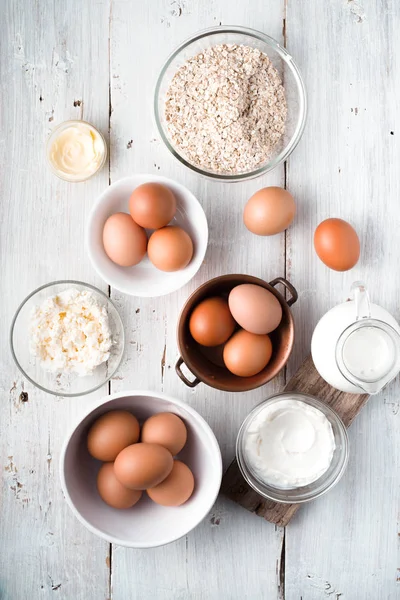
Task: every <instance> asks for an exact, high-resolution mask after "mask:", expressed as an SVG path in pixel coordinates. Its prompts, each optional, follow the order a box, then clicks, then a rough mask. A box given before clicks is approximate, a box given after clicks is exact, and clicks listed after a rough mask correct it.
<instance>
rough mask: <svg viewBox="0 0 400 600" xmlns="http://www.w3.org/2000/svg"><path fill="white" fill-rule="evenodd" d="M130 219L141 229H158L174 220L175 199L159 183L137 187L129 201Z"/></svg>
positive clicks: (167, 189) (169, 191)
mask: <svg viewBox="0 0 400 600" xmlns="http://www.w3.org/2000/svg"><path fill="white" fill-rule="evenodd" d="M129 212H130V213H131V217H132V219H134V221H136V223H137V224H138V225H140V226H141V227H145V228H147V229H159V228H160V227H165V225H168V223H169V222H170V221H171V219H173V218H174V216H175V212H176V199H175V196H174V194H173V193H172V192H171V190H170V189H169V188H167V187H166V186H165V185H161V183H144V184H143V185H139V187H137V188H136V189H135V190H134V192H133V193H132V195H131V197H130V199H129Z"/></svg>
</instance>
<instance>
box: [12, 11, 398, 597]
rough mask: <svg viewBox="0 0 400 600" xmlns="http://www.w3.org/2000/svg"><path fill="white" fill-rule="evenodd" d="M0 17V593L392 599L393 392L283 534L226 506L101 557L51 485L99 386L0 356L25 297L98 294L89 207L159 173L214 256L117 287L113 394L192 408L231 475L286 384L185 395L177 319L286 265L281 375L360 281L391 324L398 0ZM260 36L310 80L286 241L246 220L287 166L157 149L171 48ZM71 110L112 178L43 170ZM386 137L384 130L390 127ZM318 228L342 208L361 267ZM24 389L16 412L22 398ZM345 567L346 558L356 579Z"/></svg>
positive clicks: (291, 172) (355, 431) (98, 544)
mask: <svg viewBox="0 0 400 600" xmlns="http://www.w3.org/2000/svg"><path fill="white" fill-rule="evenodd" d="M1 7H2V18H1V21H0V29H1V31H0V45H1V53H0V66H1V71H0V75H1V83H2V87H1V103H0V111H1V112H0V117H1V118H0V158H1V165H2V166H1V169H0V191H1V208H0V211H1V217H0V228H1V234H0V272H1V281H0V286H1V288H0V291H1V298H2V311H1V315H0V319H1V338H0V360H1V370H0V389H1V393H2V404H1V406H2V408H1V417H0V458H1V465H2V469H3V478H2V491H1V508H0V510H1V514H0V597H1V598H2V599H5V600H24V599H25V598H33V599H36V598H54V597H58V598H63V599H68V600H70V599H71V600H78V599H79V600H80V599H82V600H99V599H101V598H104V599H107V598H113V599H114V600H116V599H118V600H130V599H140V600H153V599H154V600H164V599H167V600H169V599H171V600H177V599H190V600H192V599H197V598H198V599H200V598H207V599H210V600H214V599H215V600H217V599H218V600H231V599H232V600H236V599H240V600H242V599H245V598H248V599H249V600H258V599H264V598H267V599H268V600H273V599H278V598H280V599H282V598H284V597H285V598H286V599H287V600H299V599H300V598H302V599H303V600H321V598H325V597H326V598H328V597H329V598H332V599H337V598H339V597H341V598H342V597H343V598H346V599H348V600H364V599H365V600H366V599H368V600H369V599H374V600H375V599H380V598H382V600H388V599H389V600H394V599H395V598H397V597H398V595H399V586H400V583H399V582H398V581H396V578H398V577H399V575H398V572H397V569H398V568H399V567H400V557H399V545H398V540H399V537H398V533H399V525H398V518H399V517H398V507H399V504H400V502H399V479H398V473H399V465H400V459H399V456H400V446H399V444H400V435H399V434H400V429H399V428H400V422H399V418H398V413H399V401H398V397H399V384H398V383H396V384H393V385H392V386H391V387H390V388H389V389H388V390H387V391H386V392H385V393H384V394H382V395H381V396H379V397H377V398H374V399H373V400H371V401H370V402H369V403H368V405H367V407H366V408H365V409H364V410H363V411H362V413H361V414H360V416H359V418H358V419H357V420H356V421H355V423H354V424H353V425H352V427H351V429H350V438H351V439H350V442H351V450H352V457H351V460H350V465H349V469H348V471H347V473H346V474H345V476H344V478H343V479H342V481H341V483H340V484H339V485H338V486H337V487H336V488H335V489H334V490H333V491H332V492H331V493H330V494H328V495H327V496H326V497H324V498H321V499H320V500H318V501H316V502H313V503H311V504H310V505H309V506H307V507H304V508H303V509H302V510H301V511H300V512H299V514H298V515H297V517H296V519H294V520H293V522H292V523H291V524H290V525H289V526H288V527H287V529H286V534H285V532H284V529H283V528H280V527H274V526H272V525H269V524H268V523H265V522H264V521H263V520H262V519H255V518H254V516H253V515H251V514H250V513H248V512H246V511H243V510H242V509H241V508H240V507H237V506H235V505H233V504H232V503H230V502H228V501H226V500H224V498H223V497H221V498H220V499H219V500H218V502H217V504H216V505H215V507H214V508H213V510H212V512H211V513H210V515H208V517H207V518H206V519H205V521H204V522H203V523H202V524H201V525H200V526H199V527H198V528H197V529H196V530H195V531H193V532H192V533H190V534H189V535H188V536H187V537H186V539H183V540H180V541H178V542H177V543H176V544H173V545H171V546H169V547H166V548H158V549H157V550H150V551H145V552H142V551H130V550H126V549H123V548H119V547H118V548H116V547H113V548H111V547H109V545H108V544H106V543H105V542H103V541H102V540H100V539H98V538H96V537H94V536H93V535H91V534H90V533H88V532H87V531H86V530H85V529H84V528H83V527H82V526H81V525H80V524H79V523H78V522H77V521H76V519H75V518H74V517H73V515H72V514H71V512H70V511H69V509H68V507H67V506H66V504H65V502H64V500H63V498H62V494H61V491H60V486H59V480H58V455H59V450H60V448H61V444H62V441H63V438H64V436H65V434H66V432H67V430H68V429H69V427H70V426H71V425H72V423H73V422H74V421H75V419H76V418H77V417H78V415H79V414H80V413H81V412H82V411H83V410H84V409H86V407H87V406H88V405H90V403H94V402H96V401H97V400H98V399H99V398H100V397H101V396H102V395H106V394H107V393H108V389H107V386H105V389H104V390H102V391H99V392H97V393H96V394H93V395H92V396H91V397H84V398H81V399H60V400H57V399H55V398H53V397H50V396H46V394H43V393H41V392H38V391H37V390H35V389H34V388H32V387H31V386H30V385H28V384H27V383H26V382H25V381H23V379H22V378H21V376H20V374H19V372H18V371H17V369H16V367H15V366H14V364H13V363H12V360H11V356H10V353H9V348H8V329H9V325H10V321H11V318H12V315H13V313H14V311H15V308H16V307H17V305H18V303H19V302H20V301H21V300H22V299H23V298H24V297H25V296H26V295H27V294H28V293H29V292H30V291H31V290H32V289H34V288H35V287H36V286H38V285H40V284H43V283H46V282H49V281H51V280H54V279H57V278H64V277H65V278H76V279H82V280H84V281H88V282H89V283H93V284H95V285H97V286H99V287H101V288H102V289H105V290H106V289H107V286H106V285H104V283H103V282H102V281H100V280H99V278H98V277H97V276H96V274H95V272H94V271H93V269H92V268H91V267H90V264H89V261H88V259H87V257H86V255H85V251H84V244H83V232H84V225H85V219H86V216H87V214H88V211H89V210H90V208H91V206H92V201H93V199H94V198H95V197H96V196H97V195H98V194H99V193H100V192H101V191H102V190H103V189H104V188H105V187H106V186H107V185H108V182H109V180H111V181H116V180H117V179H119V178H120V177H122V176H125V175H129V174H131V173H132V172H154V173H163V174H165V175H167V176H170V177H174V178H176V179H178V180H179V181H181V182H182V183H183V184H185V185H187V186H188V187H189V188H190V189H192V190H193V192H194V193H195V194H196V195H197V196H198V198H199V199H200V201H201V202H202V204H203V206H204V208H205V211H206V214H207V218H208V220H209V224H210V247H209V250H208V252H207V255H206V259H205V263H204V265H203V267H202V268H201V269H200V271H199V273H198V274H197V276H196V277H195V279H194V280H193V281H192V282H191V283H190V284H189V285H188V286H186V287H185V288H184V289H183V290H181V291H179V292H176V293H175V294H172V295H171V296H169V297H167V298H159V299H156V300H137V299H134V298H129V297H127V296H123V295H121V294H118V293H117V292H115V291H114V290H111V295H112V297H113V299H114V300H115V301H116V303H117V304H118V306H119V309H120V312H121V315H122V318H123V321H124V325H125V328H126V332H127V342H128V343H127V348H128V351H127V353H126V356H125V360H124V363H123V365H122V367H121V369H120V372H119V373H118V374H117V376H116V377H115V378H114V380H113V381H112V384H111V389H112V391H117V390H122V389H129V388H130V387H143V388H152V389H155V390H164V391H165V392H167V393H171V394H174V395H176V396H178V397H180V398H182V399H184V400H186V401H188V402H189V403H190V404H191V405H193V406H194V407H195V408H196V409H197V410H199V412H200V413H201V414H202V415H203V416H204V417H205V418H206V419H207V420H208V422H209V423H210V424H211V426H212V427H213V429H214V431H215V433H216V435H217V437H218V440H219V442H220V445H221V449H222V453H223V458H224V464H225V465H228V464H229V463H230V461H231V460H232V458H233V456H234V441H235V437H236V433H237V430H238V427H239V425H240V423H241V421H242V420H243V418H244V417H245V416H246V414H247V413H248V412H249V410H250V409H251V408H252V407H253V406H254V405H255V404H257V403H258V402H259V401H260V400H262V399H263V398H264V397H265V396H267V395H269V394H271V393H273V392H276V391H278V390H281V389H282V388H283V386H284V383H285V381H284V377H283V376H280V377H279V378H278V379H277V380H276V381H274V382H273V383H271V384H270V385H268V386H265V387H264V388H262V389H260V390H257V391H255V392H248V393H245V394H238V395H234V394H224V393H221V392H217V391H214V390H211V389H210V388H206V387H205V386H199V387H198V388H197V389H196V390H195V391H190V390H188V389H187V388H185V387H184V385H183V384H182V383H181V382H180V381H179V380H178V379H177V377H176V375H175V373H174V372H173V365H174V363H175V359H176V354H177V347H176V337H175V326H176V320H177V315H178V313H179V310H180V308H181V306H182V304H183V303H184V301H185V299H186V298H187V296H188V295H189V293H190V292H191V291H193V290H194V289H195V288H196V287H197V286H198V285H199V284H201V283H202V282H204V281H206V280H207V279H209V278H210V277H213V276H215V275H219V274H222V273H226V272H233V271H235V272H239V271H242V272H247V273H250V274H252V275H257V276H261V277H264V278H265V279H267V280H268V279H273V278H274V277H276V276H279V275H285V274H286V276H287V277H288V279H289V280H291V281H292V282H293V283H294V285H295V286H296V287H297V289H298V290H299V293H300V299H299V302H298V303H297V304H296V305H295V306H294V307H293V313H294V317H295V320H296V326H297V341H296V346H295V351H294V354H293V358H292V360H291V362H290V364H289V367H288V372H289V375H290V374H291V373H294V372H295V371H296V369H297V367H298V366H299V365H300V364H301V362H302V361H303V359H304V357H305V356H306V355H307V354H308V353H309V344H310V337H311V332H312V329H313V327H314V325H315V323H316V322H317V320H318V318H319V317H320V316H321V315H322V314H323V313H324V312H325V311H326V310H327V309H328V308H330V307H331V306H332V305H334V304H336V303H337V302H339V301H342V300H343V299H344V298H345V297H346V295H347V290H348V288H349V286H350V284H351V282H352V281H353V279H358V278H363V279H364V280H366V282H367V284H369V286H370V287H371V288H372V296H373V299H374V300H377V301H380V302H381V303H382V304H383V305H384V306H386V307H387V308H388V309H389V310H391V312H393V314H394V315H396V316H397V317H399V304H398V293H397V287H396V277H395V276H394V274H395V273H397V270H398V264H397V262H398V258H397V255H398V252H397V248H396V243H395V242H394V240H396V239H397V237H398V229H399V225H400V209H399V206H398V197H399V183H398V178H397V176H396V173H397V167H398V164H399V162H400V150H399V142H398V135H397V134H398V132H397V125H398V119H399V117H398V107H397V104H398V100H397V99H398V97H399V91H400V90H399V85H400V84H399V81H400V78H399V63H398V56H399V44H400V41H399V37H398V35H397V31H398V24H399V16H400V6H399V5H398V3H397V2H396V1H395V0H387V1H386V2H385V3H381V2H378V1H377V0H365V1H364V2H363V1H362V0H360V1H359V2H356V1H355V0H330V1H329V2H318V1H317V0H310V1H309V2H290V0H289V2H286V1H285V0H278V1H273V0H248V1H247V2H242V1H241V0H230V1H228V0H205V1H204V2H198V1H195V0H185V1H184V0H152V1H151V2H143V1H141V2H140V1H139V0H131V1H122V0H98V1H97V2H81V1H78V0H68V2H61V0H56V1H55V2H50V0H43V1H42V2H27V1H23V0H16V1H13V0H3V2H2V3H1ZM219 23H222V24H239V25H245V26H249V27H254V28H256V29H260V30H262V31H265V32H266V33H268V34H270V35H271V36H273V37H275V38H276V39H277V40H279V41H280V42H281V43H284V42H285V41H286V42H287V47H288V50H289V51H290V52H291V53H292V54H293V56H294V57H295V58H296V60H297V62H298V64H299V67H300V68H301V70H302V72H303V74H304V76H305V80H306V85H307V89H308V98H309V105H310V113H309V121H308V126H307V128H306V131H305V134H304V139H303V141H302V142H301V143H300V145H299V147H298V148H297V149H296V151H295V153H294V154H293V156H292V157H291V158H290V161H289V162H288V164H287V168H286V180H287V184H288V187H289V189H290V190H291V191H292V192H293V194H294V196H295V197H296V199H297V203H298V209H299V210H298V216H297V219H296V222H295V224H294V226H293V227H292V228H291V229H290V231H289V232H288V233H287V235H286V236H285V235H281V236H275V237H274V238H271V239H262V238H257V237H256V236H252V235H251V234H250V233H249V232H247V230H245V228H244V227H243V225H242V222H241V215H242V209H243V206H244V204H245V202H246V200H247V198H248V197H249V196H250V195H251V194H252V193H253V192H254V191H256V190H257V189H259V188H260V187H262V186H264V185H284V184H285V181H286V180H285V171H284V169H283V168H281V169H278V170H276V171H274V172H273V173H271V174H269V175H267V176H265V177H263V178H260V179H258V180H254V181H251V182H249V183H243V184H235V185H223V184H218V183H214V182H209V181H206V180H203V179H201V178H198V177H196V176H194V175H192V174H191V173H189V172H188V171H187V170H186V169H184V168H183V167H182V166H181V165H179V164H177V163H176V162H175V161H174V160H173V159H172V158H171V157H170V156H169V154H168V153H167V151H166V150H165V148H164V147H163V146H162V145H161V143H160V142H159V141H157V134H156V131H155V127H154V124H153V120H152V115H151V111H152V93H153V87H154V83H155V79H156V76H157V73H158V71H159V68H160V66H161V65H162V63H163V61H164V59H165V57H166V56H167V54H168V53H169V52H170V51H171V50H173V48H174V47H175V46H176V45H177V44H178V43H179V42H180V41H182V40H183V39H185V38H186V37H187V36H188V35H190V34H192V33H194V32H195V31H197V30H199V29H202V28H204V27H208V26H212V25H218V24H219ZM79 117H83V118H85V119H87V120H89V121H92V122H93V123H94V124H95V125H97V126H98V127H99V128H100V129H101V130H102V131H103V133H104V134H105V135H106V136H108V133H109V139H110V142H111V152H110V161H109V168H108V169H107V168H106V169H104V170H103V171H102V173H101V174H100V175H98V176H97V177H95V178H94V179H92V180H90V181H89V182H87V183H84V184H67V183H65V182H62V181H59V180H58V179H56V178H55V177H54V176H53V175H52V174H51V173H50V172H49V171H48V169H47V167H46V164H45V156H44V144H45V141H46V139H47V136H48V133H49V131H50V129H51V127H52V126H53V125H55V124H57V123H59V122H61V121H63V120H65V119H67V118H79ZM391 132H393V134H391ZM328 216H341V217H343V218H348V219H350V220H351V221H352V222H354V224H355V225H356V227H357V229H358V231H359V232H360V235H361V238H362V244H363V248H362V252H363V258H362V262H361V263H360V265H359V267H357V269H355V270H354V272H351V273H349V274H345V275H342V274H336V273H332V272H329V271H328V270H327V269H326V268H325V267H324V266H323V265H322V264H320V263H319V262H318V261H317V259H316V257H315V256H314V255H313V251H312V241H311V240H312V232H313V229H314V227H315V226H316V225H317V223H318V222H319V221H320V220H322V219H323V218H325V217H328ZM23 390H24V391H27V392H28V397H29V399H28V402H22V401H21V400H20V393H21V391H23ZM349 565H351V568H350V567H349Z"/></svg>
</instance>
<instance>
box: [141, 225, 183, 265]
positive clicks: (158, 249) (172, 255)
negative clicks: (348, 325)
mask: <svg viewBox="0 0 400 600" xmlns="http://www.w3.org/2000/svg"><path fill="white" fill-rule="evenodd" d="M147 252H148V255H149V259H150V260H151V262H152V263H153V265H154V266H155V267H157V269H160V271H167V272H171V271H180V270H181V269H184V268H185V267H186V266H187V265H188V264H189V263H190V261H191V260H192V256H193V242H192V240H191V239H190V236H189V235H188V234H187V233H186V231H184V230H183V229H181V227H177V226H176V225H171V226H169V227H163V228H162V229H158V230H157V231H155V232H154V233H153V234H152V235H151V236H150V239H149V244H148V248H147Z"/></svg>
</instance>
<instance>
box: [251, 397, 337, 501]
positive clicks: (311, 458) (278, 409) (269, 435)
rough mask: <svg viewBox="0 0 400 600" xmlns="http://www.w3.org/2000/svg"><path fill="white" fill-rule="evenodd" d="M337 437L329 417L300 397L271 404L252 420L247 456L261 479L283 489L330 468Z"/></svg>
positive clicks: (314, 478)
mask: <svg viewBox="0 0 400 600" xmlns="http://www.w3.org/2000/svg"><path fill="white" fill-rule="evenodd" d="M334 451H335V438H334V435H333V431H332V426H331V424H330V422H329V420H328V419H327V417H326V416H325V415H324V414H323V412H322V411H320V410H319V409H317V408H314V407H313V406H310V405H308V404H306V403H305V402H302V401H300V400H295V399H290V398H288V399H282V400H279V401H277V402H273V403H271V404H267V405H266V406H265V407H264V408H263V409H262V410H261V411H260V412H259V413H258V414H256V415H255V416H254V418H253V420H252V421H251V422H250V423H249V426H248V429H247V432H246V436H245V439H244V447H243V452H244V458H245V461H246V463H247V465H248V467H249V469H250V470H251V471H252V472H253V474H254V476H255V477H256V478H257V479H258V480H259V481H261V482H263V483H265V484H267V485H272V486H275V487H277V488H281V489H289V488H298V487H302V486H305V485H308V484H310V483H312V482H314V481H316V480H317V479H319V477H321V476H322V475H323V474H324V473H325V472H326V471H327V470H328V468H329V466H330V464H331V461H332V457H333V454H334Z"/></svg>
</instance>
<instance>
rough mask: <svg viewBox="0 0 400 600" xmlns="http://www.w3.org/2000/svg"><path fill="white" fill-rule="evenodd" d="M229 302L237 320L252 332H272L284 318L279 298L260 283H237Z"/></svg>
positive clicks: (260, 333)
mask: <svg viewBox="0 0 400 600" xmlns="http://www.w3.org/2000/svg"><path fill="white" fill-rule="evenodd" d="M228 303H229V308H230V311H231V313H232V316H233V318H234V319H235V321H237V322H238V323H239V325H240V326H241V327H243V329H246V331H250V333H257V334H259V335H262V334H265V333H270V332H271V331H274V329H276V328H277V327H278V325H279V323H280V322H281V320H282V307H281V305H280V302H279V300H278V299H277V298H276V296H274V294H271V292H270V291H269V290H266V289H265V288H263V287H261V286H260V285H254V284H253V283H243V284H242V285H237V286H236V287H234V288H233V290H232V291H231V292H230V294H229V297H228Z"/></svg>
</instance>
